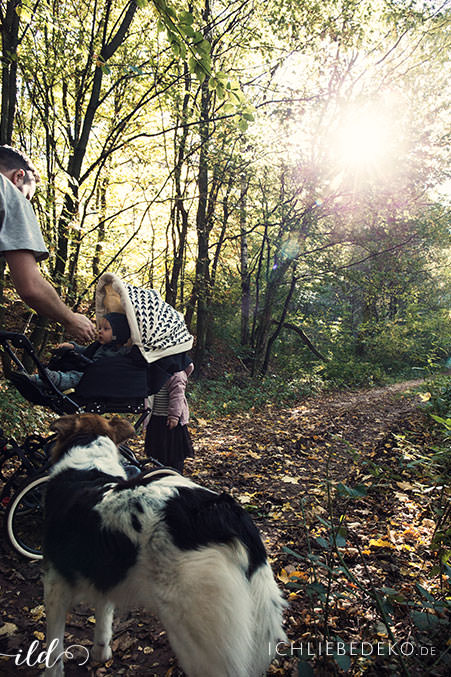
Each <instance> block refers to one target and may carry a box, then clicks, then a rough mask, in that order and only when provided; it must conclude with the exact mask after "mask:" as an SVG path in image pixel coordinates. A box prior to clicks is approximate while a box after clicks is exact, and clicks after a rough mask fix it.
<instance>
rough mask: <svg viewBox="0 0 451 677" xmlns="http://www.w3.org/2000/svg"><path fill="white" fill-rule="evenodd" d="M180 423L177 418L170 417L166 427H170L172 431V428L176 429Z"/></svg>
mask: <svg viewBox="0 0 451 677" xmlns="http://www.w3.org/2000/svg"><path fill="white" fill-rule="evenodd" d="M178 422H179V420H178V418H176V417H175V416H168V420H167V421H166V425H167V426H168V428H169V430H172V428H175V426H176V425H177V423H178Z"/></svg>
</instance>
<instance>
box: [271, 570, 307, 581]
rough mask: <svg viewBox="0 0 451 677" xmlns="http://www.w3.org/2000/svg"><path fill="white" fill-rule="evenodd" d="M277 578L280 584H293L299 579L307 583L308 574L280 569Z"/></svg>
mask: <svg viewBox="0 0 451 677" xmlns="http://www.w3.org/2000/svg"><path fill="white" fill-rule="evenodd" d="M277 578H278V579H279V581H282V583H294V582H296V581H298V580H299V579H302V580H304V581H307V580H308V574H307V573H305V571H287V570H286V569H282V570H281V572H280V573H279V574H278V576H277Z"/></svg>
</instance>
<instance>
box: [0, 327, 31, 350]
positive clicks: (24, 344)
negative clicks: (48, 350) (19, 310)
mask: <svg viewBox="0 0 451 677" xmlns="http://www.w3.org/2000/svg"><path fill="white" fill-rule="evenodd" d="M8 343H11V345H13V346H14V348H25V349H26V350H27V351H28V352H34V348H33V346H32V344H31V343H30V341H29V340H28V338H27V337H26V336H25V334H19V333H18V332H15V331H3V330H0V345H7V344H8Z"/></svg>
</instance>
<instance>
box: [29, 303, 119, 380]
mask: <svg viewBox="0 0 451 677" xmlns="http://www.w3.org/2000/svg"><path fill="white" fill-rule="evenodd" d="M129 338H130V326H129V324H128V321H127V317H126V315H125V314H123V313H107V314H106V315H105V316H104V317H102V318H101V319H100V321H99V329H98V339H97V341H95V343H93V344H91V345H89V346H87V347H83V346H79V345H77V344H76V343H68V342H66V343H61V344H60V345H59V346H58V347H57V353H56V355H58V354H59V355H60V357H56V359H54V360H53V363H52V361H50V363H49V365H50V366H51V365H52V364H53V365H55V366H56V365H58V364H61V363H66V365H68V364H70V362H71V361H74V362H75V363H77V362H79V363H81V365H82V366H83V367H84V368H85V367H86V366H88V365H89V364H92V363H93V362H96V361H98V360H102V359H105V358H109V357H114V356H115V355H126V354H127V353H128V352H129V350H130V346H127V345H126V344H127V342H128V340H129ZM68 351H74V352H75V355H74V354H73V353H72V352H68ZM77 356H81V357H83V358H85V359H84V360H80V361H78V360H77ZM58 360H59V362H58ZM45 371H46V374H47V376H48V378H49V380H50V381H51V383H53V385H55V386H56V387H57V388H58V389H59V390H62V391H66V390H69V389H72V388H76V387H77V385H78V384H79V383H80V381H81V379H82V376H83V371H80V370H77V369H69V370H64V371H59V370H55V369H50V368H46V369H45ZM31 379H32V380H33V381H34V382H35V383H36V384H37V385H39V386H42V387H45V384H44V383H43V381H42V379H41V377H40V376H39V374H34V375H33V376H32V377H31Z"/></svg>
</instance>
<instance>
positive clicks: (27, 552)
mask: <svg viewBox="0 0 451 677" xmlns="http://www.w3.org/2000/svg"><path fill="white" fill-rule="evenodd" d="M48 479H49V476H48V475H40V476H38V477H34V478H33V479H31V480H28V481H27V482H26V484H24V485H23V486H22V488H21V489H20V490H19V491H18V492H17V493H16V494H15V495H14V496H12V497H11V500H10V501H9V503H8V506H7V508H6V514H5V521H4V525H5V530H6V535H7V538H8V541H9V543H10V545H11V546H12V547H13V548H14V549H15V550H16V551H17V552H18V553H20V554H21V555H23V556H24V557H28V558H29V559H35V560H37V559H42V534H43V526H44V492H45V488H46V486H47V482H48Z"/></svg>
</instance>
